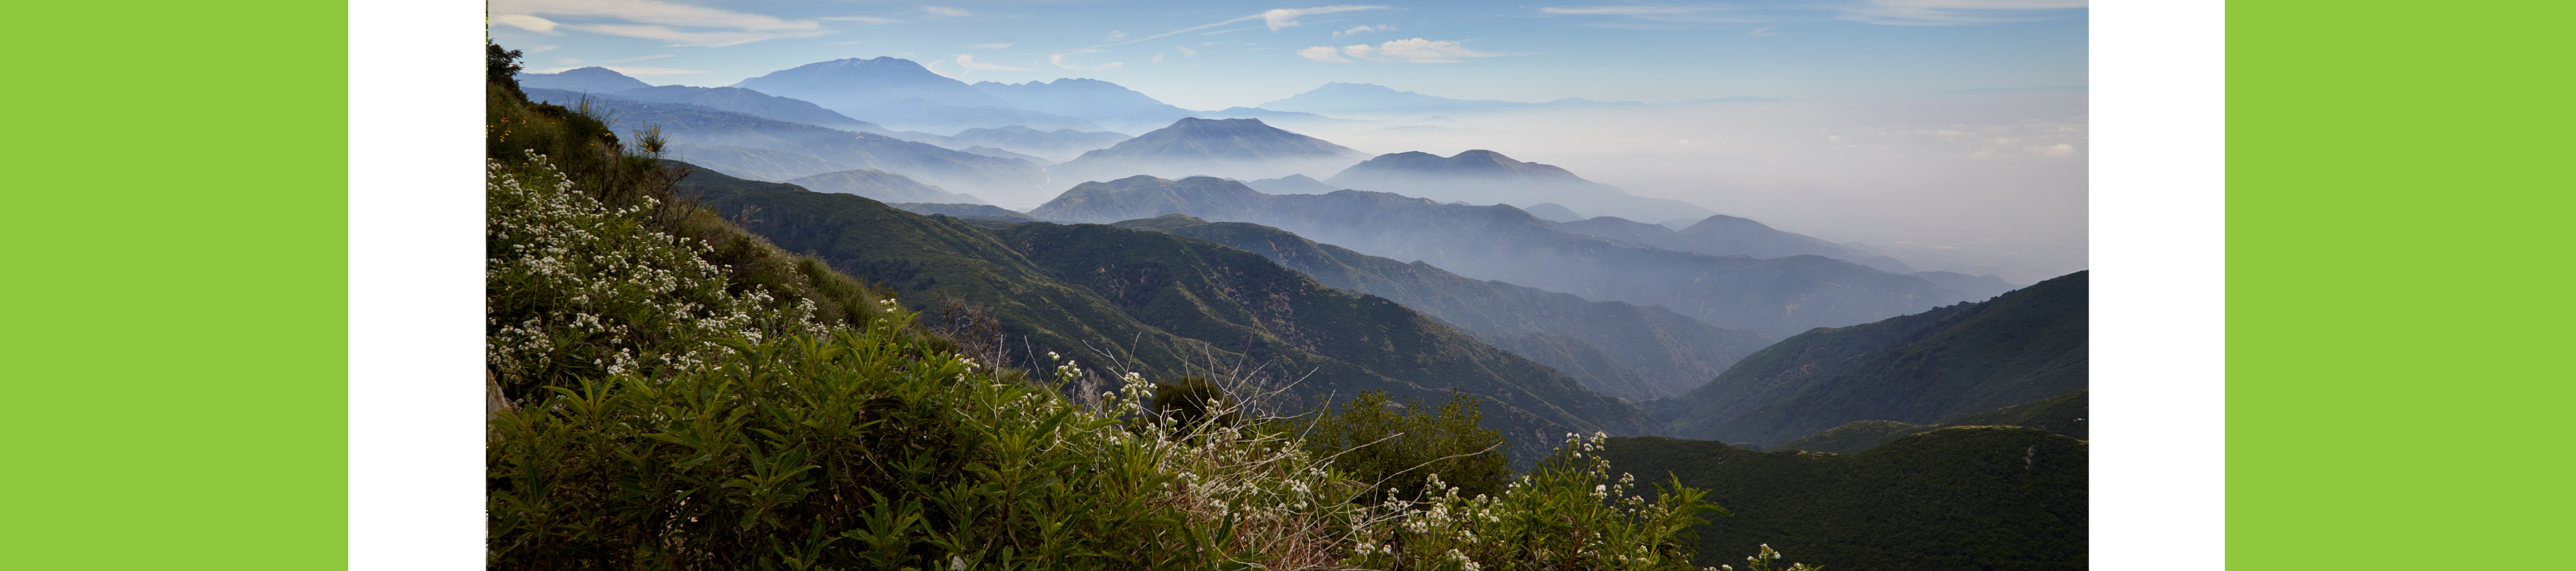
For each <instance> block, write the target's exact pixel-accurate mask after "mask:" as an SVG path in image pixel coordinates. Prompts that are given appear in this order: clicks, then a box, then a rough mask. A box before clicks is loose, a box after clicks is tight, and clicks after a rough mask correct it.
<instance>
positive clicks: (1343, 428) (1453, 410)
mask: <svg viewBox="0 0 2576 571" xmlns="http://www.w3.org/2000/svg"><path fill="white" fill-rule="evenodd" d="M1481 420H1483V415H1482V414H1481V413H1479V412H1478V411H1477V408H1476V398H1475V397H1474V396H1472V395H1467V394H1463V393H1450V395H1449V402H1447V403H1445V404H1442V405H1441V406H1440V407H1439V408H1438V409H1431V408H1430V407H1427V406H1424V404H1423V403H1422V401H1419V400H1414V401H1409V402H1406V403H1402V404H1397V403H1394V402H1392V401H1389V400H1387V394H1386V392H1385V391H1368V392H1363V393H1360V394H1359V396H1357V397H1353V398H1352V399H1351V401H1350V402H1348V403H1344V404H1343V405H1342V411H1341V413H1339V414H1329V413H1325V412H1318V413H1315V414H1314V415H1312V416H1311V417H1309V419H1308V420H1307V421H1306V422H1304V423H1302V424H1297V425H1293V426H1290V427H1289V428H1288V429H1289V430H1291V431H1293V432H1296V433H1298V434H1299V435H1301V436H1302V438H1303V439H1304V441H1305V447H1306V449H1307V450H1308V451H1309V452H1311V453H1313V454H1314V455H1316V456H1319V457H1328V458H1332V459H1333V460H1332V461H1333V467H1334V469H1337V470H1340V471H1341V472H1342V473H1343V474H1344V475H1346V476H1349V477H1350V478H1352V479H1356V480H1359V481H1361V482H1368V483H1370V486H1369V490H1370V492H1369V494H1368V495H1366V496H1364V497H1363V498H1361V499H1362V501H1366V502H1371V503H1375V502H1382V501H1386V500H1387V499H1389V498H1388V497H1387V496H1385V494H1384V492H1383V491H1382V490H1383V489H1386V488H1393V489H1394V490H1395V496H1394V497H1396V498H1402V499H1421V498H1422V497H1423V494H1425V493H1439V491H1440V490H1439V489H1437V488H1425V483H1424V480H1423V476H1424V475H1427V474H1441V475H1443V476H1444V477H1446V478H1447V481H1448V482H1449V484H1451V485H1454V486H1458V487H1459V488H1460V490H1461V491H1462V492H1463V493H1467V494H1499V493H1502V491H1503V485H1504V483H1505V482H1507V481H1509V480H1510V478H1511V471H1510V470H1509V469H1508V468H1506V463H1507V462H1508V460H1506V459H1505V458H1504V457H1503V452H1502V444H1503V435H1502V433H1501V432H1498V431H1494V430H1491V429H1486V428H1481V427H1478V426H1477V423H1478V422H1479V421H1481Z"/></svg>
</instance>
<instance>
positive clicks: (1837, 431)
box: [1764, 389, 2091, 454]
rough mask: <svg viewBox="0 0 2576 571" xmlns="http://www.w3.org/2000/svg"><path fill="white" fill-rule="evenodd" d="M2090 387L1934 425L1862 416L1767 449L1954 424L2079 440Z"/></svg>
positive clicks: (1857, 445) (1886, 437)
mask: <svg viewBox="0 0 2576 571" xmlns="http://www.w3.org/2000/svg"><path fill="white" fill-rule="evenodd" d="M2090 390H2091V389H2076V390H2075V391H2074V392H2069V393H2066V394H2062V395H2057V396H2054V397H2049V398H2046V399H2042V400H2037V401H2031V402H2026V403H2021V404H2017V405H2012V406H2008V407H2003V408H1999V409H1994V410H1989V411H1985V412H1980V413H1976V414H1971V415H1968V416H1963V417H1959V419H1958V420H1952V421H1949V422H1944V423H1941V424H1937V425H1931V426H1925V425H1920V424H1906V423H1902V422H1896V421H1893V420H1863V421H1859V422H1854V423H1850V424H1845V425H1842V426H1836V427H1833V428H1828V429H1825V431H1824V432H1818V433H1815V434H1809V435H1806V436H1800V437H1798V438H1796V439H1794V440H1790V441H1788V442H1782V443H1779V444H1773V445H1771V446H1767V447H1764V449H1766V450H1808V451H1814V452H1833V453H1837V454H1850V453H1854V452H1860V451H1863V450H1868V449H1871V448H1875V447H1877V446H1878V445H1880V444H1886V443H1887V442H1888V441H1890V440H1895V439H1897V438H1899V437H1903V436H1905V435H1908V434H1914V433H1918V432H1927V431H1931V430H1936V429H1941V428H1949V427H1953V426H2024V427H2030V428H2037V429H2040V430H2046V431H2049V432H2055V433H2058V434H2063V435H2066V436H2067V437H2069V438H2074V439H2076V440H2087V439H2088V438H2086V434H2087V432H2088V431H2086V430H2085V426H2086V423H2085V417H2086V416H2087V406H2088V402H2087V398H2086V393H2087V392H2089V391H2090Z"/></svg>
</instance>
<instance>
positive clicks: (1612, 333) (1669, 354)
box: [1117, 214, 1772, 401]
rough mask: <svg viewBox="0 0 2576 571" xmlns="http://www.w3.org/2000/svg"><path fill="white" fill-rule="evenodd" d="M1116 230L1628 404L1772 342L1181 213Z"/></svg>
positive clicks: (1665, 314)
mask: <svg viewBox="0 0 2576 571" xmlns="http://www.w3.org/2000/svg"><path fill="white" fill-rule="evenodd" d="M1117 226H1121V227H1127V228H1141V229H1148V230H1158V231H1163V232H1171V233H1174V234H1180V235H1184V236H1191V237H1195V238H1202V239H1207V240H1212V241H1215V242H1217V243H1220V244H1225V245H1228V246H1233V247H1236V248H1241V249H1244V250H1248V251H1251V252H1253V253H1257V254H1261V255H1262V256H1264V257H1267V258H1270V259H1271V260H1272V261H1275V262H1278V263H1279V264H1280V265H1283V266H1287V267H1290V268H1294V269H1296V270H1297V271H1300V272H1305V273H1306V275H1308V276H1313V277H1314V278H1315V281H1319V282H1323V283H1324V284H1325V285H1330V286H1333V287H1337V288H1342V289H1345V290H1350V291H1354V292H1361V293H1367V294H1370V295H1377V296H1383V297H1385V298H1387V299H1392V300H1395V301H1396V302H1397V303H1402V304H1404V305H1405V307H1410V308H1413V309H1414V310H1416V311H1420V312H1423V313H1425V314H1429V315H1431V316H1433V317H1436V318H1439V319H1440V320H1441V321H1443V322H1446V323H1448V324H1450V325H1454V326H1456V327H1458V328H1459V329H1461V330H1465V331H1469V332H1473V333H1474V334H1475V335H1476V336H1477V338H1479V339H1482V340H1484V341H1485V342H1486V343H1489V344H1492V345H1494V346H1496V347H1501V348H1503V349H1505V350H1509V351H1511V352H1514V353H1519V354H1521V355H1523V356H1526V357H1529V358H1530V359H1531V360H1535V361H1538V362H1541V363H1546V364H1547V365H1548V366H1550V367H1555V368H1556V369H1557V370H1559V371H1563V372H1564V373H1566V374H1567V375H1569V376H1572V377H1574V378H1575V379H1577V380H1580V381H1582V382H1583V383H1584V386H1586V387H1591V388H1592V390H1593V391H1595V392H1599V393H1602V394H1607V395H1611V396H1617V397H1621V398H1626V399H1630V400H1635V401H1645V400H1647V399H1651V398H1655V397H1659V396H1667V395H1676V394H1681V393H1682V392H1685V391H1688V390H1690V389H1692V388H1695V387H1698V386H1699V385H1702V384H1706V383H1707V382H1708V379H1709V378H1712V377H1715V376H1717V374H1718V373H1721V372H1724V371H1725V370H1726V367H1727V366H1728V365H1732V364H1734V363H1735V361H1736V360H1738V359H1741V358H1743V357H1744V356H1745V355H1747V354H1751V353H1752V352H1754V351H1756V350H1759V349H1761V348H1762V347H1764V346H1767V345H1770V344H1771V342H1772V339H1771V338H1769V337H1765V336H1763V335H1762V334H1759V333H1754V332H1751V331H1744V330H1740V329H1726V328H1721V327H1714V326H1710V325H1708V324H1706V323H1701V322H1700V321H1699V320H1697V319H1692V318H1690V317H1688V316H1684V315H1681V314H1678V313H1673V312H1672V311H1671V310H1667V309H1664V308H1663V307H1661V306H1652V305H1649V306H1638V305H1634V304H1629V303H1626V302H1618V301H1587V300H1584V299H1583V298H1581V297H1576V296H1574V295H1571V294H1563V293H1556V292H1550V291H1546V290H1541V289H1538V288H1531V287H1522V286H1517V285H1512V284H1509V283H1504V282H1498V281H1485V280H1478V279H1474V278H1468V277H1464V276H1460V275H1457V274H1453V273H1449V272H1448V271H1447V270H1442V269H1440V268H1436V267H1432V266H1431V265H1430V264H1426V263H1422V262H1413V263H1405V262H1399V261H1396V260H1393V259H1389V258H1381V257H1377V256H1370V255H1367V254H1362V253H1359V252H1354V251H1351V250H1350V249H1348V248H1343V247H1340V246H1334V245H1331V244H1323V243H1319V242H1316V241H1314V240H1308V239H1306V238H1304V237H1300V236H1298V235H1296V234H1292V233H1289V232H1288V231H1286V230H1281V229H1278V228H1273V227H1269V226H1262V225H1259V224H1251V223H1243V222H1207V221H1203V220H1200V219H1197V218H1193V217H1190V216H1186V215H1179V214H1173V215H1165V216H1161V217H1157V218H1150V219H1142V220H1129V221H1126V222H1120V223H1118V224H1117Z"/></svg>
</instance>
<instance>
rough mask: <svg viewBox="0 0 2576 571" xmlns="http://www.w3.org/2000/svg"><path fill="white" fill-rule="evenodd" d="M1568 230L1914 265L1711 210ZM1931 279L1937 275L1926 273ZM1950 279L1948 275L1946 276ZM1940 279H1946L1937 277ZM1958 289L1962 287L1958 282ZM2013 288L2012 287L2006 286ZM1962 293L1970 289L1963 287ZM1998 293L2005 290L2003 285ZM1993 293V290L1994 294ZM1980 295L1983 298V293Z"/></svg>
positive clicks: (1745, 252) (1707, 250) (1774, 254)
mask: <svg viewBox="0 0 2576 571" xmlns="http://www.w3.org/2000/svg"><path fill="white" fill-rule="evenodd" d="M1557 227H1558V228H1563V229H1565V231H1567V232H1573V233H1576V234H1582V235H1586V236H1599V237H1603V238H1609V239H1612V240H1619V241H1623V242H1630V243H1636V244H1644V245H1648V246H1654V247H1657V248H1663V249H1666V250H1679V251H1684V252H1699V253H1702V254H1708V255H1711V256H1749V257H1755V258H1778V257H1782V256H1800V255H1806V256H1824V257H1828V258H1834V259H1838V260H1847V261H1852V262H1858V263H1860V264H1861V265H1865V266H1869V267H1873V268H1878V269H1879V270H1880V271H1887V272H1895V273H1900V274H1901V273H1910V272H1913V271H1914V268H1911V267H1907V266H1906V265H1905V262H1902V261H1898V260H1897V259H1896V258H1890V257H1887V256H1880V255H1874V254H1869V253H1864V252H1861V251H1858V250H1853V249H1851V248H1846V247H1843V246H1841V245H1839V244H1835V243H1833V242H1828V241H1825V240H1824V239H1822V238H1817V237H1813V236H1808V235H1805V234H1798V233H1793V232H1782V231H1780V230H1778V229H1774V228H1772V227H1770V226H1769V225H1765V224H1763V223H1760V222H1755V221H1752V220H1749V219H1744V218H1737V217H1734V216H1727V215H1723V214H1719V215H1713V216H1709V217H1708V218H1705V219H1702V220H1700V221H1699V223H1696V224H1692V225H1690V226H1688V227H1685V228H1682V229H1680V230H1674V229H1672V228H1671V227H1668V226H1664V225H1661V224H1647V223H1644V222H1637V221H1633V220H1629V219H1626V218H1619V217H1615V216H1602V217H1596V218H1592V219H1589V220H1579V221H1574V222H1566V223H1563V224H1560V225H1558V226H1557ZM1925 279H1931V278H1925ZM1944 279H1947V278H1944ZM1934 283H1935V284H1939V283H1940V282H1934ZM1953 289H1956V288H1953ZM2006 289H2010V288H2006ZM1961 293H1967V292H1966V291H1964V290H1962V291H1961ZM1995 293H2002V292H2001V291H1997V292H1995ZM1992 295H1993V294H1987V296H1986V297H1991V296H1992ZM1978 299H1983V297H1980V298H1978Z"/></svg>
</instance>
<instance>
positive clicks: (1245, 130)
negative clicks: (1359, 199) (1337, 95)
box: [1048, 118, 1368, 222]
mask: <svg viewBox="0 0 2576 571" xmlns="http://www.w3.org/2000/svg"><path fill="white" fill-rule="evenodd" d="M1366 158H1368V154H1367V153H1362V152H1359V151H1355V150H1351V148H1350V147H1344V146H1341V145H1336V144H1333V143H1332V142H1331V141H1326V140H1323V139H1317V138H1314V137H1308V136H1305V135H1299V134H1296V133H1291V132H1288V131H1285V130H1281V129H1279V128H1277V127H1272V126H1270V125H1267V124H1264V123H1262V122H1261V120H1260V119H1198V118H1189V119H1181V120H1179V121H1173V122H1172V124H1171V125H1170V126H1167V127H1164V128H1161V129H1155V130H1153V131H1151V132H1147V133H1145V134H1143V135H1137V136H1136V138H1133V139H1128V140H1125V141H1121V142H1119V143H1118V144H1117V145H1115V146H1111V147H1109V148H1106V149H1100V150H1096V151H1091V152H1087V153H1083V154H1082V156H1080V157H1075V158H1074V159H1073V160H1070V161H1065V163H1064V164H1061V165H1057V166H1055V167H1053V168H1050V169H1048V172H1049V173H1050V174H1051V175H1052V176H1054V177H1055V178H1056V179H1058V180H1065V181H1084V180H1111V179H1117V178H1126V177H1130V176H1136V175H1154V176H1168V177H1179V176H1188V175H1214V176H1223V177H1232V178H1241V179H1246V180H1250V179H1259V178H1273V177H1280V176H1285V175H1290V174H1296V173H1303V172H1332V171H1336V170H1340V169H1341V168H1343V167H1347V166H1350V165H1351V164H1353V163H1357V162H1360V160H1362V159H1366ZM1121 220H1123V219H1121ZM1104 222H1106V221H1104Z"/></svg>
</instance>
